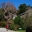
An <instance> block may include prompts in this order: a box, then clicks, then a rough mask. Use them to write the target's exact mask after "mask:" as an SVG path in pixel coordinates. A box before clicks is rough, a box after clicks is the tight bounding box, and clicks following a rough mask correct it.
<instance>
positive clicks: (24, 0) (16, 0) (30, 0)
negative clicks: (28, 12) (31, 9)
mask: <svg viewBox="0 0 32 32" xmlns="http://www.w3.org/2000/svg"><path fill="white" fill-rule="evenodd" d="M3 2H11V3H13V4H14V6H15V7H16V8H17V9H18V7H19V5H20V4H23V3H25V4H27V5H31V6H32V0H0V4H1V3H3Z"/></svg>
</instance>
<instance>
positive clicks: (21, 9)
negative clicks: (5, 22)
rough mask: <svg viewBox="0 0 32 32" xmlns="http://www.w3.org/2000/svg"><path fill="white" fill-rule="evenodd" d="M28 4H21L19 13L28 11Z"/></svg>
mask: <svg viewBox="0 0 32 32" xmlns="http://www.w3.org/2000/svg"><path fill="white" fill-rule="evenodd" d="M26 7H27V6H26V4H20V6H19V11H18V13H17V14H18V15H19V14H22V13H23V12H25V11H26Z"/></svg>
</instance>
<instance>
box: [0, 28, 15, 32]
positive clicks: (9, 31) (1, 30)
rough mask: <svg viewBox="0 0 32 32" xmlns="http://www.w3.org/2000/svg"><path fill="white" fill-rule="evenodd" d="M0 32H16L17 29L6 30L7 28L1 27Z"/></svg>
mask: <svg viewBox="0 0 32 32" xmlns="http://www.w3.org/2000/svg"><path fill="white" fill-rule="evenodd" d="M0 32H15V31H11V30H8V31H7V30H6V28H0Z"/></svg>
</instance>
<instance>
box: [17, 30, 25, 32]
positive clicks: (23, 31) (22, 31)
mask: <svg viewBox="0 0 32 32" xmlns="http://www.w3.org/2000/svg"><path fill="white" fill-rule="evenodd" d="M17 32H25V30H21V31H17Z"/></svg>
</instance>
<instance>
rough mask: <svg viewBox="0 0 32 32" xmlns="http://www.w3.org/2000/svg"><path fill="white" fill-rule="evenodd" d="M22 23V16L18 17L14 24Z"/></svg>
mask: <svg viewBox="0 0 32 32" xmlns="http://www.w3.org/2000/svg"><path fill="white" fill-rule="evenodd" d="M20 22H21V18H20V16H17V17H16V18H15V19H14V23H15V24H19V25H20Z"/></svg>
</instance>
